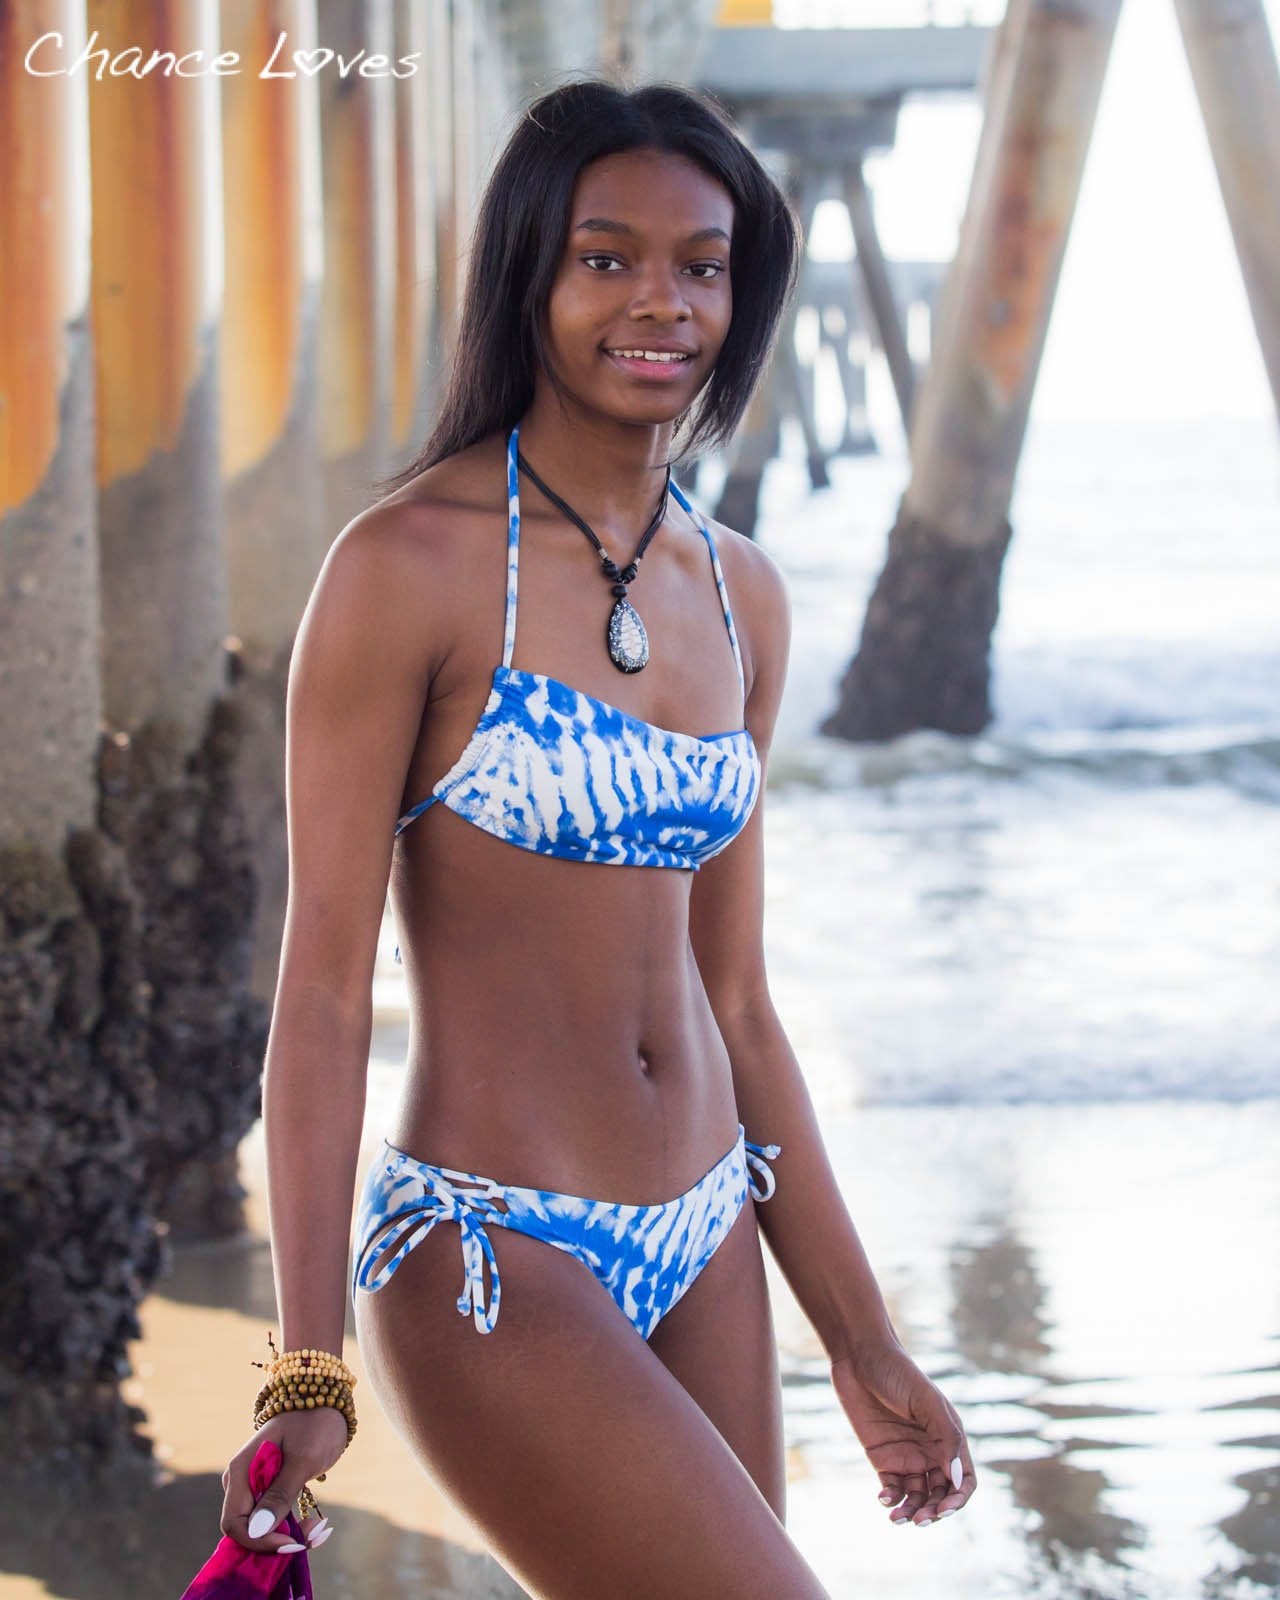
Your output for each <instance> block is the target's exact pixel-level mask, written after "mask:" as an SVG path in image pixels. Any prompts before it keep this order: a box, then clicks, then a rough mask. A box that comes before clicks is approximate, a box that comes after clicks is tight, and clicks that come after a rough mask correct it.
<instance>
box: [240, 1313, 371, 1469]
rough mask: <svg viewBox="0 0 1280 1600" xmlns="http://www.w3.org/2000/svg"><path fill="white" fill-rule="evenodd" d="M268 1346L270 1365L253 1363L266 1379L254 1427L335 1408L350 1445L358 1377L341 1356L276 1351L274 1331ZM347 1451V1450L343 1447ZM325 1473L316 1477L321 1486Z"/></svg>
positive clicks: (254, 1417) (354, 1417) (254, 1408)
mask: <svg viewBox="0 0 1280 1600" xmlns="http://www.w3.org/2000/svg"><path fill="white" fill-rule="evenodd" d="M267 1344H268V1345H269V1346H270V1348H271V1355H272V1359H271V1360H270V1361H254V1362H252V1363H251V1365H252V1366H255V1367H260V1368H261V1369H262V1370H263V1371H264V1372H265V1373H266V1375H267V1381H266V1382H265V1383H264V1384H263V1386H262V1388H261V1389H259V1391H258V1395H257V1399H256V1400H255V1401H254V1404H253V1426H254V1428H255V1429H257V1428H261V1427H262V1426H263V1424H264V1423H266V1422H269V1421H270V1420H271V1418H272V1417H276V1416H279V1415H280V1413H281V1412H282V1411H314V1410H315V1409H316V1408H317V1407H320V1406H332V1407H333V1409H334V1410H335V1411H338V1412H340V1413H341V1415H342V1417H343V1420H344V1421H345V1422H346V1424H347V1444H348V1445H350V1443H351V1441H352V1439H354V1438H355V1436H356V1425H357V1424H356V1408H355V1401H354V1399H353V1397H352V1393H351V1391H352V1389H354V1387H355V1383H356V1375H355V1373H354V1372H352V1370H351V1368H350V1367H349V1366H347V1364H346V1362H345V1361H343V1360H342V1358H341V1357H340V1356H335V1355H334V1354H333V1353H332V1352H331V1351H328V1350H314V1349H305V1350H285V1351H279V1350H277V1349H276V1346H275V1340H274V1339H273V1338H272V1336H271V1331H270V1329H268V1331H267ZM344 1448H345V1447H344ZM324 1476H325V1475H324V1473H323V1472H322V1473H319V1474H318V1475H317V1479H316V1481H317V1482H322V1481H323V1479H324Z"/></svg>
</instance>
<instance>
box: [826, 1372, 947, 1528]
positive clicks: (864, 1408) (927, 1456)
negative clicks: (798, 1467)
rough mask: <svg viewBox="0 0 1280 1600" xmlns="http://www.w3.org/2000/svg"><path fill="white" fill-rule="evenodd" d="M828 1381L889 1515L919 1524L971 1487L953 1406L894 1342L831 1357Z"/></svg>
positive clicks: (933, 1517) (943, 1511)
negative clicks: (889, 1509)
mask: <svg viewBox="0 0 1280 1600" xmlns="http://www.w3.org/2000/svg"><path fill="white" fill-rule="evenodd" d="M831 1381H832V1383H833V1384H834V1385H835V1391H836V1395H837V1396H838V1398H839V1400H840V1404H841V1405H842V1406H843V1407H844V1410H845V1415H846V1416H847V1417H848V1418H849V1421H850V1422H851V1423H852V1424H853V1431H854V1432H855V1433H856V1434H857V1436H858V1439H859V1442H860V1443H861V1445H862V1447H863V1449H864V1450H865V1451H866V1452H867V1458H868V1460H869V1461H870V1462H871V1465H872V1466H873V1467H874V1468H875V1470H876V1473H877V1474H878V1476H879V1478H880V1483H881V1491H880V1502H881V1504H882V1505H885V1506H891V1507H893V1508H894V1509H893V1512H892V1515H891V1516H890V1518H889V1520H890V1521H891V1522H908V1521H910V1522H914V1523H915V1524H916V1526H917V1527H921V1528H923V1527H924V1526H925V1525H926V1524H927V1523H930V1522H935V1521H936V1520H937V1519H938V1518H939V1517H947V1516H950V1515H951V1513H952V1512H953V1511H959V1509H960V1507H961V1506H962V1505H964V1504H965V1503H966V1501H967V1500H968V1499H969V1496H970V1495H971V1494H972V1493H973V1491H974V1489H975V1488H976V1487H977V1476H976V1474H975V1473H974V1470H973V1460H972V1458H971V1457H970V1455H969V1445H968V1442H967V1441H966V1439H965V1436H964V1428H963V1426H962V1424H961V1422H960V1418H959V1417H958V1416H957V1414H956V1411H955V1408H954V1407H953V1406H952V1405H951V1403H950V1401H949V1400H948V1399H947V1398H946V1396H945V1395H944V1394H943V1393H942V1391H941V1390H940V1389H938V1388H937V1387H936V1386H935V1385H934V1384H933V1383H932V1382H930V1380H929V1379H928V1378H926V1377H925V1375H924V1373H923V1372H921V1370H920V1368H919V1367H918V1366H916V1364H915V1362H914V1361H912V1359H911V1357H910V1356H909V1355H908V1354H907V1353H906V1351H905V1350H904V1349H903V1348H902V1346H901V1345H899V1344H895V1343H892V1342H884V1341H875V1342H872V1343H867V1344H860V1345H857V1346H855V1347H854V1348H853V1349H852V1350H851V1351H850V1352H849V1353H848V1354H846V1355H842V1356H838V1357H837V1358H836V1359H835V1360H834V1361H833V1362H832V1363H831Z"/></svg>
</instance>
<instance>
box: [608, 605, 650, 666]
mask: <svg viewBox="0 0 1280 1600" xmlns="http://www.w3.org/2000/svg"><path fill="white" fill-rule="evenodd" d="M605 637H606V640H607V642H608V645H609V659H610V660H611V661H612V662H613V664H614V666H615V667H617V669H618V671H619V672H639V671H640V669H641V667H643V666H644V665H645V663H646V662H647V661H648V659H649V635H648V634H647V633H646V632H645V628H644V623H643V622H641V620H640V613H639V612H638V611H637V610H636V608H635V607H634V606H633V605H632V604H631V602H630V600H619V601H618V602H617V603H616V604H615V605H614V608H613V610H612V611H611V612H610V613H609V626H608V628H607V629H606V631H605Z"/></svg>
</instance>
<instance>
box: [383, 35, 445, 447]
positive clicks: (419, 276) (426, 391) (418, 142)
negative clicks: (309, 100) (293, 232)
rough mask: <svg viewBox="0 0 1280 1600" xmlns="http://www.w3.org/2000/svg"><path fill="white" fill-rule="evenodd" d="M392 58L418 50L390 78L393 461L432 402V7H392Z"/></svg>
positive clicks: (410, 442) (415, 439)
mask: <svg viewBox="0 0 1280 1600" xmlns="http://www.w3.org/2000/svg"><path fill="white" fill-rule="evenodd" d="M394 23H395V51H394V59H396V60H400V59H401V58H402V57H404V56H408V55H410V54H411V53H414V52H416V53H417V57H418V62H417V65H418V70H417V72H414V73H412V74H410V75H409V76H408V77H405V78H402V79H401V80H400V81H399V82H398V83H397V84H396V85H395V90H394V93H395V141H396V149H395V201H396V228H395V337H394V339H393V341H392V361H393V368H392V390H391V416H390V421H389V430H388V431H389V434H390V448H391V454H392V458H393V460H394V461H395V462H396V464H397V466H398V465H399V463H400V461H402V460H408V459H409V458H410V457H411V456H412V455H413V454H414V453H415V452H416V450H417V448H418V445H419V443H420V442H421V439H422V436H423V434H424V433H425V432H426V427H427V418H428V414H429V410H430V405H431V386H432V373H431V367H430V355H431V350H432V346H433V344H434V340H435V321H436V309H437V296H436V219H435V207H436V202H437V198H438V197H437V186H436V183H435V170H434V151H433V150H432V140H433V128H432V121H431V76H430V68H429V65H428V63H429V61H430V52H431V49H432V39H431V25H430V15H429V13H428V12H427V11H426V10H425V9H424V8H423V7H422V6H420V5H414V6H402V7H398V8H397V9H396V12H395V15H394Z"/></svg>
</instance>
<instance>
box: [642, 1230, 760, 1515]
mask: <svg viewBox="0 0 1280 1600" xmlns="http://www.w3.org/2000/svg"><path fill="white" fill-rule="evenodd" d="M649 1347H650V1349H651V1350H652V1351H653V1352H654V1354H655V1355H656V1356H657V1357H658V1358H659V1360H660V1361H661V1362H662V1364H663V1365H664V1366H665V1367H666V1368H667V1370H668V1372H670V1373H671V1374H672V1375H673V1376H674V1377H675V1378H676V1379H677V1380H678V1381H679V1383H680V1385H681V1387H682V1388H684V1389H685V1390H686V1391H687V1393H688V1394H690V1395H691V1396H692V1397H693V1399H694V1400H695V1401H696V1402H697V1404H698V1406H699V1408H700V1409H701V1411H702V1412H703V1413H704V1414H705V1415H706V1416H707V1417H708V1418H710V1420H711V1421H712V1422H713V1423H714V1424H715V1426H716V1428H717V1430H718V1431H719V1433H720V1434H721V1436H722V1437H723V1439H724V1440H725V1442H726V1443H727V1444H728V1445H729V1447H730V1449H731V1450H732V1451H733V1453H734V1454H735V1455H736V1456H737V1458H738V1460H739V1461H741V1462H742V1464H743V1466H744V1467H745V1468H746V1469H747V1471H748V1472H749V1473H750V1474H751V1477H752V1479H753V1481H754V1482H755V1485H756V1487H757V1488H758V1489H759V1490H760V1493H761V1494H762V1495H763V1496H764V1498H765V1499H766V1500H767V1501H768V1503H769V1505H770V1506H771V1507H772V1508H773V1511H774V1513H775V1514H776V1515H777V1517H778V1519H779V1520H780V1521H785V1520H786V1493H787V1491H786V1482H787V1480H786V1455H785V1449H784V1444H783V1431H782V1393H781V1389H780V1387H779V1382H778V1350H777V1344H776V1342H775V1337H774V1328H773V1316H772V1313H771V1310H770V1306H769V1285H768V1280H767V1279H766V1277H765V1269H764V1257H763V1255H762V1253H761V1246H760V1230H759V1227H758V1225H757V1223H756V1214H755V1206H754V1204H753V1203H752V1202H751V1201H750V1200H748V1201H747V1203H746V1205H745V1206H743V1208H742V1213H741V1215H740V1216H739V1217H738V1219H737V1221H736V1222H735V1223H734V1225H733V1227H732V1228H731V1229H730V1230H729V1232H728V1234H727V1235H726V1237H725V1240H724V1242H723V1243H722V1244H721V1246H720V1248H719V1249H718V1250H717V1251H716V1253H715V1255H714V1256H712V1258H711V1260H710V1261H709V1262H708V1263H707V1265H706V1266H705V1267H704V1268H703V1269H702V1271H701V1272H700V1273H699V1274H698V1276H697V1278H696V1279H695V1280H694V1283H693V1285H692V1287H691V1288H689V1289H688V1290H687V1291H686V1292H685V1293H684V1295H683V1296H682V1297H681V1298H680V1299H679V1300H678V1301H677V1302H676V1304H675V1305H674V1306H672V1308H671V1310H670V1311H668V1312H667V1314H666V1316H665V1317H663V1319H662V1321H661V1322H659V1324H658V1326H657V1327H656V1328H655V1329H654V1330H653V1332H652V1333H651V1334H650V1335H649Z"/></svg>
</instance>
